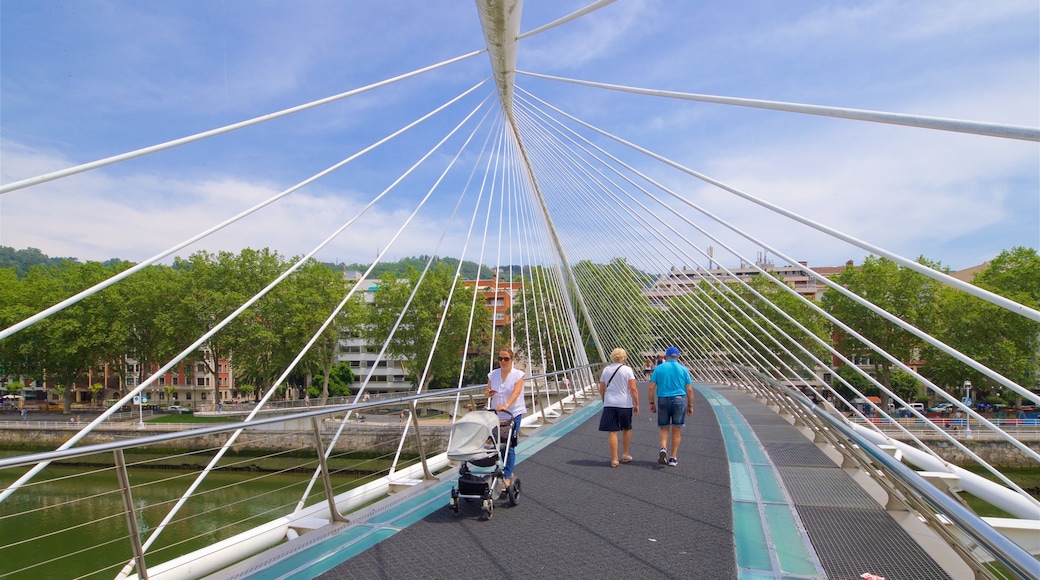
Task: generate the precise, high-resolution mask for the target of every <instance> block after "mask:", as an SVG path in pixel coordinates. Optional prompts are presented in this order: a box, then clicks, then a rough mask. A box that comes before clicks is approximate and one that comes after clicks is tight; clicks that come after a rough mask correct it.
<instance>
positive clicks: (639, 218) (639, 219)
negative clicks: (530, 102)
mask: <svg viewBox="0 0 1040 580" xmlns="http://www.w3.org/2000/svg"><path fill="white" fill-rule="evenodd" d="M517 110H518V113H521V114H522V108H521V107H518V108H517ZM532 130H534V129H532ZM572 142H573V141H572ZM575 144H576V146H577V147H579V148H580V147H581V146H580V144H577V143H575ZM557 148H558V149H561V150H562V151H568V150H569V148H566V147H564V146H563V144H557ZM581 149H582V150H583V151H584V153H586V154H587V155H589V156H590V157H592V158H594V159H596V160H597V161H598V162H600V163H602V160H600V159H598V158H596V157H595V155H594V154H591V153H590V152H589V151H588V150H584V149H583V148H581ZM570 151H571V162H572V163H573V164H574V166H578V165H580V159H581V158H580V156H578V155H576V152H573V150H570ZM590 166H591V164H590ZM615 172H616V173H617V170H616V169H615ZM584 173H586V174H588V170H587V172H584ZM596 173H598V174H599V175H600V176H601V177H602V178H603V179H604V180H606V181H607V182H608V183H609V184H610V185H612V186H613V187H614V188H617V189H618V190H623V188H622V187H620V185H619V184H617V183H616V182H614V181H613V180H610V179H609V178H607V177H606V176H605V175H603V174H602V172H599V170H598V169H597V170H596ZM619 175H620V174H619ZM590 179H592V180H594V181H597V182H598V180H595V178H592V177H590ZM598 186H599V188H600V190H602V191H604V192H605V194H607V195H608V196H609V197H610V199H612V200H614V201H615V202H616V206H617V207H618V208H620V209H621V210H622V211H625V212H627V213H628V214H629V215H630V217H631V218H632V219H633V220H634V221H635V222H645V219H644V217H643V215H642V214H641V213H636V212H633V211H631V209H630V208H629V207H628V206H627V205H626V204H624V203H623V202H621V201H620V200H619V199H617V197H616V196H614V195H613V194H610V193H609V190H608V188H606V187H605V186H604V185H603V184H602V183H598ZM590 207H597V206H596V205H594V204H592V203H591V201H590ZM644 209H648V208H645V207H644ZM615 222H620V226H619V227H618V231H619V232H620V231H623V230H624V228H623V226H625V225H627V223H629V222H628V221H627V220H625V219H623V218H622V219H620V220H617V221H615ZM645 227H647V228H651V226H650V225H649V223H645ZM634 233H635V234H636V235H639V231H636V232H634ZM660 238H661V239H659V240H658V242H660V243H671V240H670V239H667V238H666V237H665V236H660ZM644 241H645V240H644ZM632 246H633V247H642V244H640V243H635V244H632ZM676 248H677V249H678V247H677V246H676ZM727 299H728V298H727ZM712 301H714V300H713V299H712ZM716 304H717V306H718V302H716ZM734 321H735V320H734ZM752 321H753V320H752ZM736 322H737V323H739V322H738V321H736ZM742 326H743V324H742ZM759 328H760V327H759ZM760 329H761V328H760ZM777 329H779V328H777ZM781 332H782V331H781ZM768 336H770V337H771V338H773V337H772V335H768ZM756 340H757V339H756ZM774 340H775V339H774ZM777 345H778V346H780V347H781V349H785V347H784V346H783V345H782V344H780V343H779V342H778V343H777ZM761 346H763V348H764V345H761ZM787 354H788V355H791V353H790V352H789V350H788V351H787ZM791 357H792V355H791ZM792 358H794V357H792ZM778 360H779V358H778ZM781 363H782V361H781ZM749 364H750V363H749ZM788 370H792V369H789V367H788ZM805 370H807V371H809V372H810V373H811V372H812V370H811V369H809V368H808V367H806V368H805Z"/></svg>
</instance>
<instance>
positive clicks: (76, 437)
mask: <svg viewBox="0 0 1040 580" xmlns="http://www.w3.org/2000/svg"><path fill="white" fill-rule="evenodd" d="M485 82H487V80H486V79H485V80H484V81H481V82H480V83H478V84H477V85H474V86H473V87H472V88H471V89H469V90H467V91H465V92H464V93H463V94H461V95H459V96H458V97H456V98H455V99H452V100H451V101H449V102H448V103H445V105H442V106H441V107H438V108H437V109H434V111H431V113H429V114H427V115H425V116H423V117H421V118H420V119H419V120H417V121H416V122H414V123H412V124H409V125H407V126H405V127H404V128H402V129H401V130H400V131H398V132H396V133H394V134H392V135H391V136H388V137H387V138H385V139H383V140H381V141H379V142H377V143H376V144H374V145H373V146H372V147H369V148H366V149H365V150H362V152H359V153H357V154H355V155H353V156H351V157H349V158H347V160H344V161H343V162H340V163H339V164H337V165H335V166H333V167H332V168H330V169H327V170H324V171H322V172H320V173H319V174H318V176H323V175H326V174H327V173H328V172H329V171H331V170H332V169H335V168H336V167H339V166H341V165H343V164H344V163H346V162H347V161H349V160H352V159H355V158H357V157H358V156H360V155H362V154H363V153H364V152H367V151H369V150H371V149H372V148H373V147H375V146H378V145H379V144H382V143H385V142H386V141H387V140H389V139H391V138H393V137H394V136H396V135H399V134H400V133H401V132H403V131H405V130H407V129H410V128H411V127H414V126H415V125H416V124H417V123H419V122H421V121H422V120H424V119H426V118H429V116H431V115H433V114H435V113H436V112H438V111H440V110H443V109H444V108H446V107H447V106H448V105H450V104H451V103H454V102H456V101H457V100H458V99H460V98H462V97H463V96H465V95H466V94H469V93H470V92H472V91H473V90H476V88H478V87H479V86H481V85H482V84H484V83H485ZM485 101H486V99H485ZM470 116H472V113H471V114H470ZM467 118H468V117H467ZM442 143H443V141H442ZM431 154H432V152H430V153H427V155H426V157H428V156H429V155H431ZM423 159H425V157H424V158H423ZM421 162H422V160H420V163H421ZM414 168H415V166H413V167H412V169H410V170H409V171H408V173H410V172H411V171H413V170H414ZM405 175H407V173H406V174H405ZM403 178H404V176H402V177H401V178H400V179H403ZM314 179H315V178H309V179H308V180H305V181H304V182H302V183H309V182H311V181H313V180H314ZM400 179H399V180H398V182H399V181H400ZM398 182H395V183H394V184H393V185H391V188H392V187H394V186H396V184H397V183H398ZM299 187H302V185H300V186H297V187H295V188H290V190H287V191H294V190H295V189H298V188H299ZM389 190H390V189H389V188H388V189H387V190H384V191H383V192H382V193H380V194H379V195H378V196H376V197H375V198H374V199H373V200H372V201H371V202H369V203H368V205H366V206H365V207H364V208H362V210H361V211H360V212H359V213H358V214H357V215H355V216H354V217H353V218H351V219H350V220H348V221H347V222H346V223H345V224H344V225H343V226H342V227H341V228H339V229H338V230H336V232H334V233H333V234H332V235H331V236H329V237H328V238H326V239H325V240H324V241H322V242H321V243H320V244H319V245H318V246H317V247H316V248H315V249H313V250H312V251H311V252H309V253H308V254H307V255H305V256H303V257H301V258H300V259H299V260H298V261H297V262H295V263H294V264H292V265H291V266H290V267H289V268H288V269H287V270H286V271H285V272H283V273H282V274H280V275H279V276H278V277H277V278H275V279H274V280H273V281H272V282H271V283H270V284H268V285H267V286H266V287H265V288H264V289H262V290H261V291H260V292H259V293H257V294H256V295H254V296H253V297H252V298H251V299H249V300H247V301H246V302H245V303H243V304H242V305H241V306H239V307H238V308H237V309H235V310H234V311H233V312H232V313H231V314H229V315H228V316H227V317H226V318H224V319H223V320H222V321H220V322H219V323H217V324H216V325H215V326H213V327H212V328H211V329H210V330H209V331H207V332H205V333H204V334H203V335H202V336H201V337H200V338H198V339H197V340H196V341H195V342H194V343H192V344H191V345H190V346H188V347H187V348H186V349H184V350H183V351H181V352H180V353H179V354H178V355H177V356H176V357H174V359H173V360H171V361H170V362H168V363H167V364H166V365H164V366H162V367H161V368H160V369H159V370H157V371H156V372H155V373H153V374H152V376H150V377H149V378H148V379H146V380H145V381H144V382H142V383H141V384H139V385H138V386H137V387H135V388H134V389H132V390H131V391H130V392H128V393H127V394H126V395H124V396H123V398H121V399H120V400H119V401H117V402H116V403H115V404H113V405H112V406H111V407H109V409H108V410H106V411H105V412H103V413H101V415H99V416H98V417H97V418H95V419H94V420H93V421H91V422H90V423H88V424H87V425H86V426H84V427H83V429H81V430H80V431H79V432H77V433H76V434H75V435H73V436H72V437H71V438H70V439H69V440H68V441H66V442H65V443H63V444H62V445H61V446H59V448H58V449H59V450H61V449H67V448H68V447H71V446H73V445H75V444H76V443H77V442H79V441H80V440H81V439H82V438H83V437H85V436H86V435H87V434H88V433H90V432H91V431H93V429H94V428H95V427H96V426H97V425H99V424H101V423H102V422H104V421H105V420H106V419H108V417H110V416H111V415H113V414H114V413H115V412H116V411H117V410H118V409H119V408H120V407H122V406H123V405H124V404H126V403H128V402H129V401H131V400H132V399H133V397H134V396H136V395H138V394H139V393H140V392H142V391H143V390H144V389H145V388H147V387H149V386H151V384H152V383H154V382H155V380H156V379H157V378H158V377H160V376H162V375H164V374H165V373H166V372H167V371H169V370H170V369H172V368H173V367H174V366H176V365H177V364H178V363H179V362H180V361H181V360H183V359H184V358H186V357H187V356H188V355H190V354H192V353H193V352H196V351H197V350H198V349H199V347H201V346H202V345H203V344H204V343H205V342H206V341H207V340H209V339H210V338H211V337H212V336H213V335H215V334H216V333H217V332H219V331H220V330H221V329H223V328H224V327H225V326H227V325H228V324H229V323H230V322H231V321H232V320H234V319H235V318H237V317H238V316H239V315H240V314H242V312H244V311H245V310H246V309H247V308H249V307H250V306H252V305H253V304H254V303H255V302H256V301H257V300H259V299H260V298H262V297H263V296H264V295H266V294H267V293H268V292H270V291H271V290H272V289H273V288H274V287H275V286H277V285H278V284H280V283H281V281H282V280H284V279H285V278H287V277H288V276H289V275H290V274H292V273H293V272H295V271H296V270H297V269H299V268H300V267H301V266H302V265H303V264H304V263H305V262H306V261H307V259H309V258H310V257H311V256H313V255H315V254H316V253H317V252H318V251H319V250H320V249H322V248H323V247H325V246H326V245H328V244H329V243H331V242H332V240H333V239H335V237H336V236H338V235H339V234H340V233H342V232H343V231H345V230H346V229H347V228H348V227H350V225H352V224H353V223H354V222H355V221H357V220H358V219H359V218H360V217H361V216H362V215H363V214H364V213H365V212H367V211H368V210H369V209H371V207H372V206H373V205H375V203H376V202H378V201H379V200H380V199H381V198H382V197H383V196H385V195H386V194H387V192H388V191H389ZM282 195H285V193H283V194H280V195H279V196H275V198H277V197H281V196H282ZM272 199H273V198H272ZM259 207H260V206H256V208H255V209H259ZM249 211H250V212H251V211H253V210H249ZM244 215H246V213H243V214H239V216H236V218H233V219H238V218H239V217H244ZM225 223H230V222H225ZM220 227H223V226H220ZM217 229H219V228H217ZM212 231H216V230H215V229H213V230H212ZM173 251H176V250H173ZM169 253H172V251H171V252H169ZM165 255H166V254H164V255H163V256H165ZM158 259H159V258H155V259H154V261H158ZM146 265H149V264H147V263H146V264H144V265H142V266H141V267H142V268H143V267H144V266H146ZM140 269H141V268H138V267H134V268H130V269H128V270H125V271H123V272H122V273H120V274H117V275H116V276H113V277H112V278H109V279H108V280H107V281H105V282H102V283H100V284H97V285H95V286H93V287H91V288H88V289H87V290H85V291H83V292H80V293H79V294H77V295H76V296H73V297H72V298H69V299H67V300H65V301H64V302H62V303H59V304H57V305H55V306H53V307H51V308H49V309H47V310H45V311H43V312H42V313H40V314H47V315H49V314H50V313H53V312H57V311H59V310H61V309H63V308H65V307H66V306H68V305H70V304H73V303H75V302H78V301H79V300H81V299H82V298H84V297H86V296H89V295H91V294H94V293H96V292H99V291H100V290H102V289H104V288H105V287H107V286H110V285H111V284H114V283H115V282H117V281H118V280H121V279H122V278H125V277H126V276H128V275H130V274H131V273H133V272H135V271H137V270H140ZM40 318H43V316H39V315H37V316H34V317H31V318H30V319H27V321H32V322H35V321H36V320H38V319H40ZM29 323H31V322H29ZM27 325H28V324H26V322H24V321H23V323H22V324H21V325H15V327H18V326H21V327H24V326H27ZM15 327H11V328H12V329H16V328H15ZM8 330H11V329H8ZM16 330H17V329H16ZM5 333H8V331H4V333H0V338H3V337H4V336H6V334H5ZM273 392H274V390H273V389H272V390H270V391H268V393H267V394H266V395H265V397H264V401H266V400H267V398H268V397H270V395H271V394H272V393H273ZM261 406H262V403H261V405H257V407H256V408H255V409H254V410H253V413H254V414H255V412H257V411H259V409H260V407H261ZM250 417H252V414H251V415H250ZM46 466H47V463H41V464H39V465H36V466H34V467H33V468H32V469H30V470H29V471H28V472H27V473H26V474H24V475H23V476H22V477H20V478H18V480H16V481H15V482H13V483H12V484H10V485H9V486H8V487H7V488H6V489H4V490H3V491H2V492H0V502H3V501H4V500H6V499H7V498H8V497H9V496H10V495H11V494H12V493H14V491H15V490H17V489H18V488H19V487H20V486H21V485H22V484H23V483H25V482H26V481H28V480H30V479H32V478H33V477H34V476H35V475H36V474H37V473H39V472H40V471H41V470H43V469H44V468H45V467H46Z"/></svg>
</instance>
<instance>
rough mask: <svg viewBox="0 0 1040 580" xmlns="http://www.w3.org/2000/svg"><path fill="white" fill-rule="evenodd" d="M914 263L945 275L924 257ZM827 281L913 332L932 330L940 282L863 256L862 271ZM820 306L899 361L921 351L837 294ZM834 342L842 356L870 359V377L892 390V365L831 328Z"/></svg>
mask: <svg viewBox="0 0 1040 580" xmlns="http://www.w3.org/2000/svg"><path fill="white" fill-rule="evenodd" d="M917 261H918V263H920V264H923V265H925V266H928V267H930V268H933V269H936V270H940V271H944V269H943V268H941V266H940V265H939V264H938V263H932V262H929V261H928V260H926V259H924V258H923V257H921V258H918V260H917ZM831 280H833V281H834V282H836V283H838V284H841V285H842V286H844V287H846V288H847V289H849V290H850V291H852V292H853V293H855V294H858V295H859V296H861V297H863V298H865V299H867V300H869V301H870V302H871V303H873V304H874V305H876V306H878V307H880V308H882V309H884V310H886V311H888V312H889V313H891V314H893V315H895V316H896V317H898V318H900V319H902V320H904V321H906V322H908V323H910V324H912V325H914V326H916V327H918V328H921V329H925V330H927V329H928V328H931V327H933V326H934V320H935V319H936V295H937V293H938V291H939V288H940V283H939V282H937V281H936V280H934V279H932V278H929V277H927V276H924V275H923V274H919V273H917V272H915V271H913V270H910V269H908V268H904V267H901V266H899V265H898V264H896V263H895V262H893V261H891V260H889V259H887V258H878V257H875V256H867V258H866V259H865V260H864V261H863V266H862V267H860V268H854V267H852V266H849V267H847V268H845V270H843V271H842V272H840V273H839V274H837V275H836V276H834V277H832V278H831ZM821 303H822V305H823V308H824V309H825V310H826V311H827V312H828V313H830V314H831V315H832V316H834V317H835V318H837V319H839V320H841V321H842V322H844V323H845V324H846V325H848V326H849V327H851V328H853V329H854V330H856V331H857V332H859V333H860V334H861V335H863V336H864V337H866V338H867V340H870V341H871V342H873V343H874V344H876V345H877V346H878V347H879V348H880V349H882V350H884V351H885V352H887V353H889V354H890V355H892V356H893V357H895V358H896V359H897V360H899V361H900V362H904V363H907V362H911V361H912V360H914V359H915V358H916V357H917V356H918V355H919V353H920V352H921V348H922V345H923V342H922V340H921V339H919V338H917V337H916V336H914V335H912V334H910V333H908V332H906V331H905V330H903V329H902V328H899V327H898V326H896V325H895V324H893V323H891V322H889V321H888V320H885V319H884V318H882V317H881V316H879V315H877V314H875V313H874V312H872V311H870V310H868V309H867V308H866V307H864V306H861V305H859V304H857V303H855V302H853V301H852V300H851V299H849V298H847V297H845V296H844V295H842V294H840V293H839V292H834V291H830V292H827V293H825V294H824V295H823V297H822V298H821ZM835 337H836V339H837V341H836V342H837V344H836V348H837V349H838V351H839V352H841V353H842V354H844V355H846V356H852V355H864V356H869V357H871V358H872V360H873V361H874V367H875V372H874V375H875V376H876V377H877V379H878V381H879V382H880V383H881V384H882V385H885V386H886V387H891V384H892V382H891V367H892V363H891V362H890V361H889V360H888V359H887V358H884V357H882V356H880V355H879V354H878V353H875V352H873V351H872V350H871V349H869V348H868V347H867V346H866V345H865V344H863V343H862V342H860V341H859V340H857V339H855V338H854V337H852V336H850V335H848V334H847V333H846V332H844V331H843V330H842V329H840V328H836V329H835ZM887 399H888V396H887V395H886V394H884V393H882V402H883V403H884V404H887V403H888V401H887Z"/></svg>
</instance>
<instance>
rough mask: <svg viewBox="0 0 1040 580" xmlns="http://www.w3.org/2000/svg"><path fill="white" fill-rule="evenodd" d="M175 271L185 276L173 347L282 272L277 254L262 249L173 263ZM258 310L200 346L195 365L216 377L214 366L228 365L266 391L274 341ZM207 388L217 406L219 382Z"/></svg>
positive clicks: (195, 335)
mask: <svg viewBox="0 0 1040 580" xmlns="http://www.w3.org/2000/svg"><path fill="white" fill-rule="evenodd" d="M174 268H176V269H180V270H184V271H185V274H186V276H185V279H186V281H187V284H186V286H185V296H184V299H183V301H182V302H181V304H180V306H181V310H180V312H179V314H178V316H177V318H178V321H177V328H178V329H179V331H180V333H181V339H180V340H179V341H178V342H181V343H188V344H190V343H191V342H194V341H195V340H197V339H198V337H199V336H202V335H203V334H205V333H206V332H207V331H209V330H210V329H211V328H212V327H213V326H214V325H216V324H217V323H219V322H220V321H222V320H223V319H224V318H226V317H227V316H228V315H230V314H231V313H232V312H234V311H235V309H237V308H238V307H240V306H241V305H242V304H244V303H245V302H246V301H248V300H249V299H251V298H252V297H253V296H255V295H256V294H257V293H258V292H260V290H262V289H263V288H264V287H265V286H267V284H268V283H270V282H271V280H273V279H274V278H276V277H277V276H278V274H280V273H281V272H282V270H283V269H284V268H283V264H282V260H281V258H280V257H279V255H278V253H277V252H272V251H271V250H269V249H267V248H264V249H263V250H253V249H250V248H246V249H244V250H242V252H241V253H239V254H238V255H235V254H232V253H230V252H220V253H218V254H216V255H214V254H210V253H209V252H205V251H201V252H196V253H195V254H192V255H191V256H189V257H188V259H187V260H181V259H180V258H178V259H177V260H176V261H175V262H174ZM262 308H263V306H262V305H256V304H254V306H253V308H250V309H248V310H247V311H246V312H243V313H242V315H241V316H239V318H238V319H237V320H235V321H232V322H231V323H229V324H228V325H227V326H226V327H224V328H223V329H222V330H221V331H220V332H217V333H216V334H214V335H213V336H211V337H209V338H208V339H207V340H206V341H205V343H203V345H202V348H203V350H204V351H205V355H206V356H202V357H200V358H199V359H198V360H196V361H194V362H200V363H203V364H204V365H205V367H206V369H207V371H208V372H209V373H210V374H211V375H212V376H214V377H216V376H218V370H219V368H218V366H217V365H219V364H220V362H221V361H231V362H232V363H233V365H234V367H235V369H236V370H238V371H239V372H241V373H242V376H243V377H246V378H247V380H252V379H253V378H256V379H259V380H261V381H267V382H266V383H264V382H261V383H260V385H259V386H260V388H261V389H262V388H264V387H265V386H270V381H271V378H272V373H273V372H274V371H273V370H272V369H273V368H274V366H275V365H274V364H273V363H272V361H271V359H270V357H271V353H272V352H273V351H274V349H275V348H276V347H277V340H278V338H277V336H276V333H275V332H273V331H272V329H271V324H272V323H273V319H272V318H271V317H270V315H268V316H266V317H265V316H264V314H265V312H264V311H263V310H262ZM268 312H270V311H268ZM189 366H193V365H189ZM211 388H212V393H213V397H214V401H218V400H219V397H220V384H219V381H214V384H213V385H212V386H211ZM240 390H241V389H240Z"/></svg>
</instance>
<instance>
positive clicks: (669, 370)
mask: <svg viewBox="0 0 1040 580" xmlns="http://www.w3.org/2000/svg"><path fill="white" fill-rule="evenodd" d="M664 356H665V361H664V362H663V363H662V364H659V365H657V368H655V369H654V374H652V375H650V392H649V393H648V394H649V397H650V412H651V413H654V412H656V413H657V427H658V430H659V436H658V438H659V441H660V444H661V450H660V451H659V452H658V456H657V462H658V463H660V464H661V465H668V466H670V467H675V466H677V465H679V443H680V442H681V441H682V428H683V425H685V424H686V416H687V415H693V381H692V379H691V378H690V371H688V370H686V367H684V366H682V365H681V364H679V361H678V358H679V349H678V348H676V347H674V346H670V347H668V350H666V351H665V353H664ZM669 444H671V450H672V452H671V455H669V454H668V448H669Z"/></svg>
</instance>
